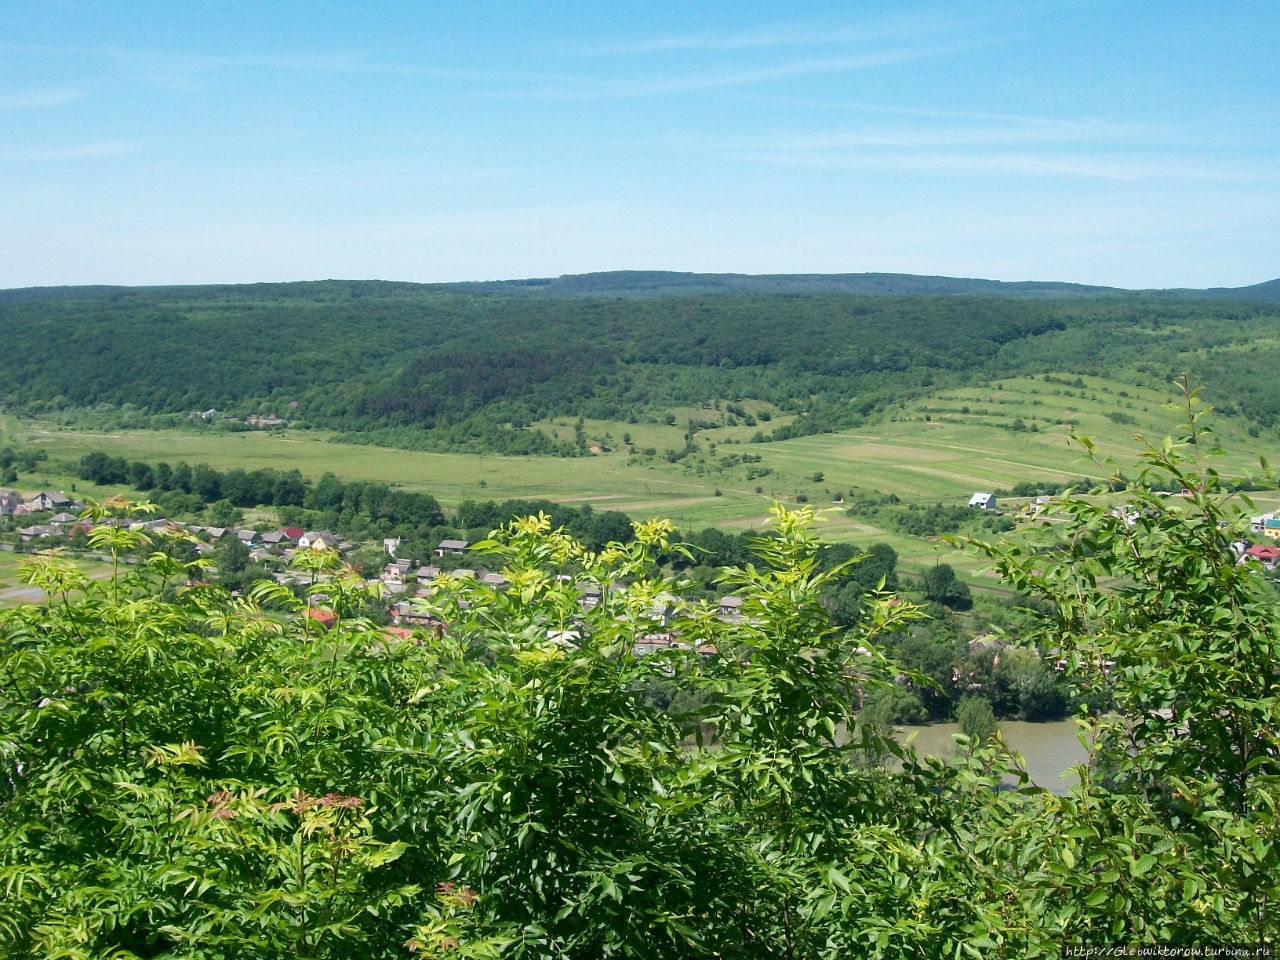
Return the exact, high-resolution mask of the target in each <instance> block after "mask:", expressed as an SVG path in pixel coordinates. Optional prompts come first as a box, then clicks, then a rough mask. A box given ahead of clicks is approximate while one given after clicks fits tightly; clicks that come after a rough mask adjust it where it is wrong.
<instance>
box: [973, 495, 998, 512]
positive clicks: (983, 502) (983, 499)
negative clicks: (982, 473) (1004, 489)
mask: <svg viewBox="0 0 1280 960" xmlns="http://www.w3.org/2000/svg"><path fill="white" fill-rule="evenodd" d="M969 506H971V507H977V508H978V509H979V510H994V509H996V495H995V494H994V493H982V492H981V491H979V492H978V493H975V494H974V495H973V496H972V497H970V498H969Z"/></svg>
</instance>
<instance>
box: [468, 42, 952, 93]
mask: <svg viewBox="0 0 1280 960" xmlns="http://www.w3.org/2000/svg"><path fill="white" fill-rule="evenodd" d="M938 52H940V51H939V50H938V49H925V48H901V49H894V50H881V51H876V52H872V53H862V54H853V55H850V56H845V57H816V58H806V59H801V60H793V61H790V62H787V63H778V64H773V65H770V66H762V67H756V68H748V69H738V70H703V71H695V72H688V73H683V74H670V73H663V74H657V75H647V76H640V77H596V76H573V77H561V78H555V79H553V80H550V81H548V82H546V83H543V84H539V85H533V86H524V87H521V88H519V89H510V88H508V89H503V90H499V91H494V92H493V93H491V94H490V96H495V97H503V98H512V99H548V100H621V99H635V98H641V97H658V96H668V95H672V94H680V93H696V92H699V91H703V90H716V89H725V88H733V87H746V86H753V85H756V84H762V83H768V82H770V81H773V80H784V79H788V78H792V77H804V76H818V75H823V74H840V73H852V72H855V71H859V70H872V69H875V68H877V67H887V66H892V65H894V64H899V63H905V62H907V61H911V60H917V59H921V58H923V57H928V56H933V55H936V54H937V53H938Z"/></svg>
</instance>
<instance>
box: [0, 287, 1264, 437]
mask: <svg viewBox="0 0 1280 960" xmlns="http://www.w3.org/2000/svg"><path fill="white" fill-rule="evenodd" d="M607 276H613V275H607ZM646 276H647V275H646ZM657 276H658V277H666V276H667V275H657ZM676 276H683V275H676ZM565 279H566V280H567V279H570V278H565ZM747 279H752V278H747ZM755 279H759V280H761V281H763V280H765V279H770V278H755ZM793 279H797V278H793ZM800 279H802V278H800ZM919 279H923V280H928V279H931V278H919ZM529 283H532V282H529ZM618 284H619V289H623V290H625V291H629V292H626V293H620V294H618V295H615V296H609V295H607V294H605V293H600V292H590V291H594V290H596V289H601V290H606V291H607V290H608V289H610V288H609V286H608V285H607V284H603V285H602V283H597V284H596V287H588V288H587V289H588V291H589V292H587V293H581V292H578V291H577V288H574V287H572V286H570V287H569V289H570V290H572V291H574V292H568V293H565V294H564V295H551V294H538V295H530V294H527V293H520V292H515V291H516V290H517V287H518V285H503V284H477V285H452V286H444V285H434V286H433V285H415V284H406V283H385V282H373V281H367V282H366V281H359V282H357V281H352V282H347V281H324V282H316V283H296V284H259V285H248V286H226V287H172V288H100V287H94V288H83V289H77V288H64V289H51V290H44V291H38V290H26V291H23V290H18V291H8V292H5V293H3V294H0V335H3V337H4V341H5V345H6V349H5V350H4V351H3V352H2V353H0V382H3V384H4V387H3V388H2V392H0V402H2V403H3V404H4V405H5V406H7V407H9V408H11V409H16V410H25V411H28V412H34V413H40V412H47V411H50V410H65V409H71V408H87V407H93V406H95V405H107V406H111V407H121V406H123V405H131V406H132V407H135V408H139V409H141V410H143V411H145V412H147V413H150V414H171V415H172V414H184V413H188V412H190V411H194V410H204V409H208V408H216V409H218V410H219V411H222V412H229V413H233V414H237V415H244V414H246V413H267V412H273V413H276V414H277V415H279V416H282V417H287V418H288V419H290V420H291V421H292V422H294V423H295V425H300V426H315V427H324V428H327V429H333V430H338V431H349V432H357V431H358V432H359V433H360V434H361V435H363V436H365V437H376V438H377V439H379V440H381V441H384V442H387V441H390V442H393V443H399V444H402V445H407V446H424V447H436V448H451V449H478V450H484V449H495V450H501V451H505V452H514V453H540V452H541V453H552V452H564V451H562V450H559V449H558V448H557V446H556V444H555V443H554V442H553V441H552V439H551V438H550V437H549V436H547V435H546V434H544V433H542V432H539V431H535V430H529V429H526V428H527V426H528V425H529V424H530V423H531V422H533V421H537V420H540V419H543V418H546V417H550V416H561V415H575V416H587V417H594V418H600V419H627V418H634V417H636V416H640V415H644V414H646V413H651V412H652V411H655V410H660V409H662V408H663V407H664V406H666V405H677V404H682V403H701V402H703V401H705V400H707V399H709V398H717V397H722V398H754V399H757V400H761V401H764V402H768V403H772V404H774V405H775V406H776V407H777V408H779V409H780V410H783V411H786V412H790V413H793V414H795V415H797V419H796V420H795V422H793V423H788V424H786V425H780V426H777V427H775V428H774V429H775V435H778V434H777V431H781V432H782V433H781V437H785V436H789V435H796V434H804V433H813V432H820V431H823V430H829V429H838V428H841V427H846V426H850V425H854V424H856V423H858V422H860V421H861V420H863V419H865V418H866V417H868V416H871V415H874V414H875V413H876V411H878V410H881V409H883V408H884V407H885V406H887V405H890V404H892V403H894V402H897V401H900V400H903V399H905V398H908V397H910V396H913V395H916V394H918V393H919V392H921V391H923V390H927V389H930V388H934V387H939V386H947V385H952V384H957V383H963V382H969V381H973V380H978V379H982V378H989V377H992V376H1000V375H1008V374H1012V373H1032V374H1038V373H1042V372H1070V373H1073V374H1079V373H1090V372H1099V373H1106V374H1110V375H1114V374H1115V373H1116V372H1117V371H1121V372H1122V373H1124V374H1127V375H1128V376H1130V377H1132V378H1133V379H1135V380H1139V379H1141V380H1147V381H1150V382H1151V383H1152V384H1156V383H1161V382H1165V381H1167V380H1168V379H1169V378H1170V377H1172V376H1174V375H1177V374H1179V373H1181V372H1183V371H1189V372H1190V373H1191V374H1192V376H1193V379H1195V380H1196V381H1197V382H1200V383H1204V384H1205V385H1206V387H1208V388H1209V389H1211V391H1212V392H1213V394H1214V396H1215V397H1218V398H1220V404H1221V407H1222V408H1223V409H1225V410H1227V411H1228V412H1239V413H1241V414H1243V415H1245V416H1247V417H1250V418H1252V419H1254V420H1255V421H1257V422H1259V423H1262V424H1266V425H1270V424H1272V423H1274V422H1275V420H1276V417H1277V414H1280V392H1277V391H1275V390H1273V389H1269V388H1268V387H1267V384H1266V382H1265V380H1261V379H1260V378H1263V377H1264V376H1265V374H1266V372H1267V371H1269V370H1273V369H1274V368H1275V362H1276V360H1277V359H1280V357H1277V354H1278V353H1280V340H1278V339H1277V336H1276V335H1277V333H1278V332H1280V304H1276V303H1272V302H1267V301H1265V300H1263V299H1256V300H1252V301H1251V300H1244V299H1241V300H1234V299H1222V298H1221V296H1220V293H1221V292H1220V291H1201V292H1199V294H1198V295H1196V296H1190V295H1173V294H1164V293H1159V292H1157V293H1151V294H1124V293H1117V292H1103V293H1097V292H1094V291H1086V293H1075V294H1072V295H1069V296H1068V295H1066V294H1065V293H1064V294H1062V295H1061V296H1056V297H1049V296H1047V295H1044V294H1038V295H1036V296H1011V295H1004V296H991V295H982V296H978V295H973V294H968V293H957V294H950V295H928V296H926V295H869V294H851V293H842V292H798V293H796V292H781V293H780V292H761V291H758V290H748V291H742V290H739V289H737V288H735V287H733V286H732V285H727V286H725V287H723V288H716V289H714V290H712V291H711V292H700V293H694V294H691V295H690V294H681V293H680V292H679V291H680V289H681V288H680V287H679V286H678V285H676V286H672V285H671V284H670V283H668V284H667V285H665V286H664V285H662V284H658V283H656V282H655V284H654V285H653V288H654V289H655V290H657V291H658V293H654V294H653V295H651V296H644V295H640V294H637V293H635V290H636V289H643V286H640V287H637V286H636V285H635V283H632V284H631V286H626V285H625V284H623V283H622V281H621V280H620V281H618ZM816 284H817V281H816V280H812V281H811V282H810V283H809V284H808V286H807V287H806V286H805V285H798V286H799V289H802V290H804V289H809V288H812V287H814V286H815V285H816ZM886 285H887V284H885V283H882V284H881V286H886ZM1268 286H1269V285H1260V286H1259V287H1258V288H1245V289H1246V291H1254V293H1253V294H1246V293H1245V292H1241V294H1240V295H1241V296H1246V295H1257V296H1263V295H1265V289H1266V288H1267V287H1268ZM1258 290H1263V291H1264V293H1263V294H1257V293H1256V291H1258Z"/></svg>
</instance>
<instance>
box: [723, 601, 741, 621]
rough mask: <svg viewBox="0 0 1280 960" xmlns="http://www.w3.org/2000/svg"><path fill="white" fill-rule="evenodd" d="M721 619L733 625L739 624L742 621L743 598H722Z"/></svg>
mask: <svg viewBox="0 0 1280 960" xmlns="http://www.w3.org/2000/svg"><path fill="white" fill-rule="evenodd" d="M720 617H721V619H723V620H728V621H729V622H731V623H738V622H740V621H741V620H742V598H741V597H721V598H720Z"/></svg>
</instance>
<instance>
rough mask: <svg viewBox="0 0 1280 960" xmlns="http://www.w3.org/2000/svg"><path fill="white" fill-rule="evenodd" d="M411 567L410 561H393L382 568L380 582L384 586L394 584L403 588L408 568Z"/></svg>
mask: <svg viewBox="0 0 1280 960" xmlns="http://www.w3.org/2000/svg"><path fill="white" fill-rule="evenodd" d="M412 565H413V562H412V561H411V560H393V561H392V562H391V563H388V564H387V565H386V566H385V567H383V568H382V582H383V583H386V584H395V585H397V586H404V582H405V579H406V578H407V576H408V573H409V567H411V566H412Z"/></svg>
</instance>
